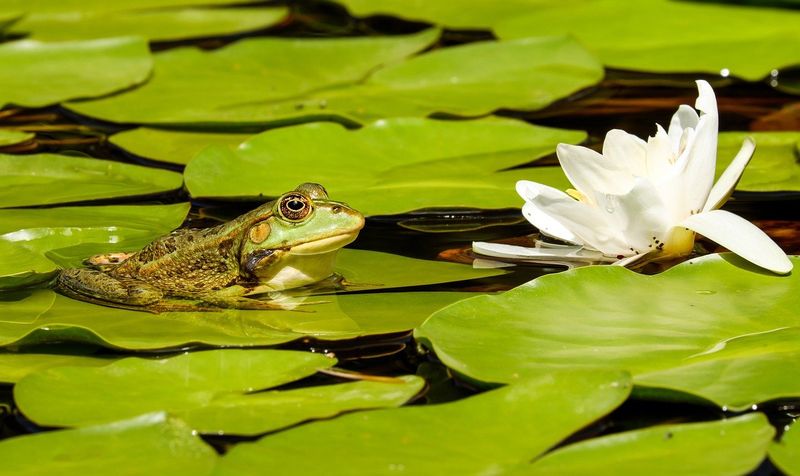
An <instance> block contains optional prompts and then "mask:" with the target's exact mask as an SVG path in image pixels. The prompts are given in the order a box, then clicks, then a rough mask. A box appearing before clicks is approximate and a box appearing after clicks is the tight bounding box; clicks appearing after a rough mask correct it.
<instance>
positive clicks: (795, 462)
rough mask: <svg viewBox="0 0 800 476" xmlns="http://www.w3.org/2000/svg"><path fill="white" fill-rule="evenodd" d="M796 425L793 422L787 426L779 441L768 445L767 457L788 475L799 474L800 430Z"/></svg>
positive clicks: (795, 475) (794, 475)
mask: <svg viewBox="0 0 800 476" xmlns="http://www.w3.org/2000/svg"><path fill="white" fill-rule="evenodd" d="M796 427H797V424H795V423H793V424H792V425H790V426H788V427H787V428H786V431H784V433H783V435H781V439H780V441H776V442H773V443H772V444H771V445H770V447H769V459H771V460H772V462H773V463H775V466H777V467H778V468H780V470H781V471H783V472H784V473H786V474H788V475H789V476H797V475H800V430H797V428H796Z"/></svg>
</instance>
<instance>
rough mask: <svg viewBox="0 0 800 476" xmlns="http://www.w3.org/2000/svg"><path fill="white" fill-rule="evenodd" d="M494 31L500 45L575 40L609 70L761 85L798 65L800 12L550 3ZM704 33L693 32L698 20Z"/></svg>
mask: <svg viewBox="0 0 800 476" xmlns="http://www.w3.org/2000/svg"><path fill="white" fill-rule="evenodd" d="M550 3H551V4H550V5H546V6H545V5H543V6H541V7H539V8H536V10H535V11H532V12H530V13H529V14H527V15H519V16H516V17H514V18H511V19H508V20H505V21H501V22H498V23H496V24H495V25H493V29H494V31H495V33H496V34H497V35H498V36H499V37H500V38H502V39H514V38H523V37H528V36H534V35H536V36H539V35H567V34H569V35H572V36H574V37H575V38H577V39H578V41H580V42H581V43H582V44H584V45H586V47H587V48H589V49H590V50H591V51H592V52H593V53H595V54H596V55H597V56H598V57H599V58H600V60H601V61H602V62H603V63H604V64H605V65H606V66H610V67H612V68H622V69H632V70H640V71H653V72H663V73H676V72H686V73H696V72H705V73H711V74H722V75H723V76H727V75H732V76H738V77H741V78H743V79H747V80H751V81H754V80H758V79H761V78H763V77H765V76H767V75H768V74H769V73H770V71H772V70H773V69H776V68H778V69H779V68H784V67H787V66H792V65H795V64H798V61H800V57H798V55H797V50H796V48H795V47H794V45H796V44H797V42H798V41H800V29H798V28H797V25H798V24H800V12H797V11H796V10H779V9H770V8H753V7H748V6H735V5H720V4H716V3H710V2H709V3H706V2H676V1H670V0H652V1H649V2H646V3H641V4H637V6H636V8H631V4H630V2H627V1H625V0H598V1H592V2H573V3H571V4H567V5H564V4H563V2H558V1H554V2H550ZM710 18H713V19H714V20H713V21H705V22H703V27H702V28H694V27H692V25H695V24H696V23H697V22H698V21H702V19H710Z"/></svg>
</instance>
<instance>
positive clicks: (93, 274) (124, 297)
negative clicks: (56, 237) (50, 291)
mask: <svg viewBox="0 0 800 476" xmlns="http://www.w3.org/2000/svg"><path fill="white" fill-rule="evenodd" d="M55 290H56V291H59V292H60V293H62V294H64V295H65V296H69V297H71V298H74V299H78V300H81V301H89V302H93V303H97V304H106V305H115V304H116V305H119V304H122V305H124V306H125V307H128V308H130V307H139V306H148V305H151V304H155V303H157V302H158V301H160V300H161V299H162V298H163V293H162V292H161V290H159V289H158V288H155V287H153V286H151V285H149V284H147V283H145V282H143V281H139V280H136V279H125V278H117V277H114V276H110V275H108V274H107V273H104V272H103V271H100V270H96V269H83V268H71V269H64V270H62V271H61V272H60V273H59V274H58V277H57V278H56V281H55Z"/></svg>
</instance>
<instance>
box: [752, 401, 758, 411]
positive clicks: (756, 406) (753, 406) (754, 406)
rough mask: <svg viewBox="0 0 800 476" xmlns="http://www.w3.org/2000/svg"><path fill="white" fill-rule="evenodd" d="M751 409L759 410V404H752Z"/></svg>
mask: <svg viewBox="0 0 800 476" xmlns="http://www.w3.org/2000/svg"><path fill="white" fill-rule="evenodd" d="M750 409H751V410H753V411H756V410H758V405H756V404H755V403H754V404H753V405H751V406H750Z"/></svg>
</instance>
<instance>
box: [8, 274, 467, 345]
mask: <svg viewBox="0 0 800 476" xmlns="http://www.w3.org/2000/svg"><path fill="white" fill-rule="evenodd" d="M470 295H471V294H469V293H459V292H408V293H399V292H394V293H374V294H351V295H346V294H345V295H327V296H318V297H310V298H307V299H308V301H310V302H315V303H317V304H312V305H309V306H304V307H303V308H302V309H303V310H302V311H242V310H225V311H221V312H171V313H162V314H158V315H154V314H150V313H147V312H139V311H128V310H123V309H115V308H110V307H104V306H97V305H94V304H89V303H85V302H81V301H76V300H73V299H70V298H67V297H65V296H61V295H59V294H56V293H54V292H52V291H49V290H45V289H39V290H29V291H26V292H21V291H17V292H14V293H11V292H7V293H5V294H4V295H3V300H0V346H7V345H12V344H14V345H21V344H42V343H52V342H71V343H89V344H93V345H101V346H105V347H109V348H114V349H131V350H154V349H164V348H179V347H185V346H187V345H191V344H208V345H213V346H227V347H252V346H265V345H277V344H283V343H286V342H291V341H294V340H297V339H302V338H309V337H314V338H317V339H322V340H342V339H352V338H356V337H361V336H368V335H380V334H391V333H395V332H408V331H409V330H411V329H413V328H414V327H416V326H418V325H419V324H421V323H422V321H424V320H425V319H426V318H427V317H428V316H429V315H430V314H431V313H432V312H434V311H436V310H437V309H440V308H442V307H444V306H446V305H448V304H451V303H453V302H455V301H458V300H459V299H462V298H464V297H466V296H470Z"/></svg>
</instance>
